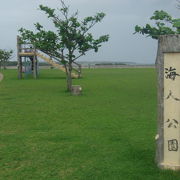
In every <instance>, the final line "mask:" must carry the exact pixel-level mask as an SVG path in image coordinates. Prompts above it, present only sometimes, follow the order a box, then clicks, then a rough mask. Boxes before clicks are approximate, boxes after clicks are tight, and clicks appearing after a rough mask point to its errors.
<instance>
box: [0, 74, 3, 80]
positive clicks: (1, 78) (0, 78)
mask: <svg viewBox="0 0 180 180" xmlns="http://www.w3.org/2000/svg"><path fill="white" fill-rule="evenodd" d="M3 77H4V76H3V74H2V73H0V81H2V80H3Z"/></svg>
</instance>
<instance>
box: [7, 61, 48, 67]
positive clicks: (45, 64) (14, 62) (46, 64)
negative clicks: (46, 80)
mask: <svg viewBox="0 0 180 180" xmlns="http://www.w3.org/2000/svg"><path fill="white" fill-rule="evenodd" d="M17 64H18V63H17V61H8V62H7V63H6V66H17ZM23 65H24V62H23ZM39 66H51V65H50V64H48V63H45V62H39Z"/></svg>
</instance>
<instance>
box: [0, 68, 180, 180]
mask: <svg viewBox="0 0 180 180" xmlns="http://www.w3.org/2000/svg"><path fill="white" fill-rule="evenodd" d="M83 72H84V78H83V79H80V80H74V84H80V85H82V88H83V95H82V96H80V97H76V96H71V95H70V94H69V93H67V92H65V89H66V83H65V76H64V74H63V73H61V72H59V71H58V70H41V72H40V73H41V74H40V78H39V79H37V80H33V79H32V78H29V79H23V80H18V79H17V74H16V71H15V70H6V71H3V73H4V75H5V78H4V80H3V81H2V82H1V83H0V124H1V125H0V179H2V180H7V179H8V180H30V179H32V180H179V178H180V173H179V172H172V171H161V170H159V169H158V168H157V167H156V164H155V163H154V158H155V140H154V137H155V134H156V116H157V114H156V113H157V112H156V109H157V102H156V74H155V70H154V69H89V70H83Z"/></svg>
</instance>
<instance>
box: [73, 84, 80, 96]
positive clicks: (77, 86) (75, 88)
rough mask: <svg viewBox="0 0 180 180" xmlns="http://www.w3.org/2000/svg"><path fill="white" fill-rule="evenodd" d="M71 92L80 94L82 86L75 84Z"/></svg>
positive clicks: (76, 94)
mask: <svg viewBox="0 0 180 180" xmlns="http://www.w3.org/2000/svg"><path fill="white" fill-rule="evenodd" d="M71 94H72V95H75V96H79V95H81V94H82V87H81V86H80V85H73V86H72V88H71Z"/></svg>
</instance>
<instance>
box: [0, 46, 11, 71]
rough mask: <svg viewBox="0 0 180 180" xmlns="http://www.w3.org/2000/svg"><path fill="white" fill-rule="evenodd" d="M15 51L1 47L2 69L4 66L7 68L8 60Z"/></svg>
mask: <svg viewBox="0 0 180 180" xmlns="http://www.w3.org/2000/svg"><path fill="white" fill-rule="evenodd" d="M12 54H13V51H12V50H9V51H8V50H3V49H0V69H1V67H2V66H3V68H4V69H6V64H7V62H8V60H9V59H10V58H11V57H12Z"/></svg>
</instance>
